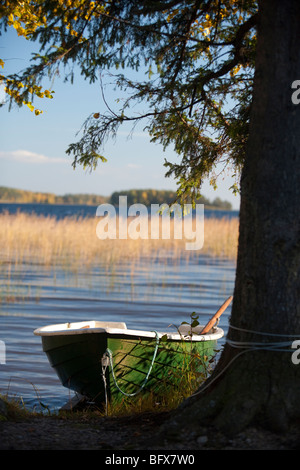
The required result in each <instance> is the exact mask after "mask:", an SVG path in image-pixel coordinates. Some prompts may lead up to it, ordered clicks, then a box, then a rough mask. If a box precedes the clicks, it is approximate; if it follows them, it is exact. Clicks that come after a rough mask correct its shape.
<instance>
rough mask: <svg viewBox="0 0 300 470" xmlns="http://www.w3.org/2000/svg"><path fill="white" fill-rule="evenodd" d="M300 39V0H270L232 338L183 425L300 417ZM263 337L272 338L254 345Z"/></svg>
mask: <svg viewBox="0 0 300 470" xmlns="http://www.w3.org/2000/svg"><path fill="white" fill-rule="evenodd" d="M299 38H300V2H299V0H285V1H284V2H283V1H282V0H262V1H261V2H260V5H259V26H258V45H257V59H256V74H255V86H254V99H253V105H252V114H251V128H250V136H249V141H248V149H247V156H246V162H245V167H244V170H243V174H242V178H241V208H240V235H239V249H238V261H237V271H236V283H235V291H234V300H233V305H232V313H231V318H230V327H229V333H228V336H227V338H228V342H227V343H226V344H225V347H224V350H223V352H222V355H221V358H220V360H219V362H218V365H217V367H216V370H215V372H214V373H213V375H212V377H211V379H210V380H209V381H208V382H207V383H206V384H205V386H204V387H203V390H201V389H200V391H199V392H200V393H198V394H197V395H196V396H195V397H192V398H189V399H188V400H186V401H185V402H184V404H183V405H182V406H181V407H180V408H179V409H178V410H177V411H176V413H175V418H176V422H177V423H180V426H182V425H183V424H184V423H191V422H194V423H195V422H198V423H202V424H207V423H209V424H210V425H214V426H216V427H217V428H219V429H221V430H222V431H224V432H227V433H231V434H234V433H236V432H239V431H241V430H242V429H243V428H245V427H246V426H248V425H250V424H260V425H262V426H264V427H266V428H268V429H270V430H272V431H283V430H285V429H286V428H287V427H288V426H289V425H290V424H291V423H292V422H293V421H294V420H299V423H300V400H299V385H300V364H299V365H296V364H294V363H293V362H292V352H293V349H291V345H290V343H291V342H292V341H293V340H294V339H296V338H297V335H298V339H299V338H300V336H299V335H300V305H299V297H300V296H299V281H300V273H299V266H300V244H299V238H300V237H299V235H300V231H299V202H300V181H299V175H300V104H299V105H295V104H293V102H292V99H291V96H292V93H293V90H292V88H291V86H292V83H293V81H294V80H297V79H298V80H300V49H299ZM241 329H242V330H246V331H241ZM250 332H263V333H267V335H261V334H258V333H250ZM277 335H283V336H277ZM230 341H235V342H239V343H240V342H247V343H249V344H248V347H245V348H242V349H240V348H236V347H233V343H232V342H231V343H230ZM253 342H259V343H265V346H263V349H260V350H253V349H251V348H252V346H253V344H252V343H253ZM274 342H275V343H282V342H287V343H288V344H287V345H286V346H285V347H284V348H283V349H285V351H282V350H280V351H270V350H267V348H268V347H269V346H268V345H269V344H270V343H274ZM235 346H237V345H235ZM239 346H242V345H241V344H239ZM278 346H279V345H278Z"/></svg>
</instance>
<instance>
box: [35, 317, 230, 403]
mask: <svg viewBox="0 0 300 470" xmlns="http://www.w3.org/2000/svg"><path fill="white" fill-rule="evenodd" d="M34 333H35V334H36V335H39V336H41V337H42V346H43V350H44V352H45V353H46V355H47V357H48V360H49V362H50V365H51V366H52V367H53V368H54V369H55V371H56V373H57V375H58V377H59V379H60V381H61V383H62V385H63V386H64V387H67V388H68V389H70V390H73V391H74V392H77V393H78V394H80V395H82V396H84V397H87V398H88V399H89V400H91V401H94V402H96V403H103V402H105V401H106V400H109V401H111V400H112V399H114V400H116V401H118V400H121V399H122V398H123V397H124V396H134V395H136V394H137V393H139V392H140V391H141V390H142V391H143V393H147V392H154V393H157V394H159V393H166V391H167V390H169V389H170V388H174V387H179V386H180V383H181V381H182V378H183V375H184V374H185V373H187V372H188V371H189V370H192V369H193V370H197V371H198V372H199V373H200V372H201V370H203V367H204V366H203V362H204V360H207V359H209V358H211V357H212V356H213V355H214V354H215V348H216V344H217V340H218V339H219V338H221V337H222V336H223V334H224V333H223V330H221V329H220V328H216V329H215V331H214V332H212V333H211V334H208V335H199V334H196V333H195V332H194V331H193V332H192V334H186V332H180V333H174V334H170V333H156V332H149V331H138V330H127V328H126V325H125V324H123V323H114V322H82V323H72V324H64V325H50V326H48V327H43V328H39V329H37V330H35V331H34ZM189 333H191V332H189Z"/></svg>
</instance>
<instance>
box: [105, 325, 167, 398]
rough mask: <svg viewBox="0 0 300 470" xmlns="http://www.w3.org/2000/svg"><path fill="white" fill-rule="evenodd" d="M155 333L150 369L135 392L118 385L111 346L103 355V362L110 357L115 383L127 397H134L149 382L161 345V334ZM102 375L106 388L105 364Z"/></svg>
mask: <svg viewBox="0 0 300 470" xmlns="http://www.w3.org/2000/svg"><path fill="white" fill-rule="evenodd" d="M153 333H155V337H156V344H155V348H154V353H153V357H152V361H151V364H150V367H149V370H148V372H147V374H146V377H145V379H144V381H143V383H142V384H141V386H140V387H139V389H138V390H137V391H136V392H134V393H127V392H125V391H124V390H122V389H121V388H120V386H119V385H118V383H117V379H116V376H115V372H114V364H113V355H112V352H111V350H110V349H109V348H107V349H106V351H105V353H104V355H103V358H102V364H103V363H105V362H106V360H107V359H108V361H109V365H110V368H111V373H112V378H113V381H114V384H115V386H116V388H117V389H118V390H119V392H120V393H122V395H125V396H126V397H134V396H135V395H137V394H138V393H140V392H141V391H142V390H143V388H144V387H145V385H146V384H147V382H148V379H149V376H150V374H151V371H152V368H153V365H154V362H155V359H156V356H157V351H158V346H159V335H158V333H157V331H154V332H153ZM102 376H103V381H104V386H105V389H106V378H105V372H103V365H102Z"/></svg>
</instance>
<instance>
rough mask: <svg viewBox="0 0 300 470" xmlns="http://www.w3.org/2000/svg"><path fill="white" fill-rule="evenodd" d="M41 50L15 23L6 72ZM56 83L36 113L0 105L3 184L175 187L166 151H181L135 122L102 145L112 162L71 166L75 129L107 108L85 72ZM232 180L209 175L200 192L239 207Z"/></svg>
mask: <svg viewBox="0 0 300 470" xmlns="http://www.w3.org/2000/svg"><path fill="white" fill-rule="evenodd" d="M37 49H38V45H37V44H31V43H29V42H28V41H26V40H24V39H23V38H21V37H18V36H17V34H16V33H15V31H14V30H13V29H10V30H9V31H8V32H7V33H6V34H3V35H2V36H0V58H2V59H3V60H4V61H5V67H4V70H3V72H4V74H9V73H12V72H18V71H20V70H22V69H23V68H25V66H26V65H27V64H28V60H29V59H30V56H31V52H32V51H34V50H35V51H37ZM45 85H47V86H48V84H46V83H45ZM51 89H53V90H54V91H55V94H54V99H53V100H49V99H42V100H39V99H36V100H35V102H34V104H35V106H36V107H38V108H40V109H42V110H43V114H41V115H39V116H35V114H34V113H32V112H31V111H30V110H29V109H28V108H27V107H23V108H13V109H12V110H11V111H10V112H9V111H8V107H7V106H4V107H2V108H0V118H1V127H0V129H1V130H0V186H9V187H12V188H20V189H26V190H30V191H40V192H52V193H55V194H59V195H63V194H66V193H93V194H101V195H105V196H108V195H110V194H111V193H112V192H113V191H118V190H126V189H132V188H136V189H137V188H153V189H173V190H175V189H176V182H175V181H174V180H172V179H170V178H165V176H164V175H165V171H166V169H165V167H164V166H163V163H164V159H165V158H167V159H168V160H170V161H176V160H178V159H179V158H180V157H179V156H177V155H176V154H175V152H174V151H173V150H172V148H171V147H170V148H169V149H167V151H165V152H164V150H163V148H162V146H161V145H158V144H153V143H150V138H149V136H148V134H147V133H146V132H144V131H143V126H142V125H140V127H136V128H135V131H134V133H133V135H132V136H131V137H129V133H130V131H131V128H130V127H127V128H126V127H124V128H121V129H120V131H119V133H118V137H117V140H116V141H109V142H107V144H106V146H105V151H104V152H102V153H103V154H104V155H105V156H106V157H107V158H108V162H107V163H104V164H103V163H101V162H100V163H99V165H98V167H97V169H96V170H95V171H93V172H90V171H86V170H83V169H82V168H81V167H77V169H76V170H73V168H72V165H71V163H72V157H70V156H68V155H66V153H65V151H66V149H67V148H68V145H69V144H70V143H72V142H75V141H76V140H77V137H76V133H77V132H78V131H79V130H80V128H81V126H82V124H83V122H84V120H85V119H86V118H87V117H88V116H89V115H90V113H92V112H100V113H104V112H105V111H106V107H105V104H104V102H103V100H102V96H101V92H100V86H99V83H96V84H93V85H90V84H89V83H88V82H86V81H84V80H83V79H82V77H81V76H77V77H75V81H74V84H73V85H71V84H70V83H63V80H62V79H59V78H58V79H56V80H55V82H54V84H53V86H52V88H51ZM1 96H2V95H1ZM117 98H118V96H117V95H116V92H115V91H113V90H112V89H110V90H108V92H107V95H106V99H107V101H108V103H109V104H110V105H111V106H113V105H114V102H115V100H116V99H117ZM222 178H223V177H222ZM233 183H234V180H233V178H232V176H231V174H228V175H226V176H225V177H224V178H223V179H219V182H218V189H217V190H214V189H213V188H212V187H211V186H210V185H209V182H205V183H204V186H203V188H202V194H203V195H204V196H206V197H208V198H209V199H211V200H213V199H214V198H215V197H220V198H221V199H224V200H227V201H230V202H231V203H232V206H233V208H234V209H238V208H239V203H240V199H239V197H238V196H234V195H233V194H232V192H231V191H230V190H229V187H230V186H231V185H232V184H233Z"/></svg>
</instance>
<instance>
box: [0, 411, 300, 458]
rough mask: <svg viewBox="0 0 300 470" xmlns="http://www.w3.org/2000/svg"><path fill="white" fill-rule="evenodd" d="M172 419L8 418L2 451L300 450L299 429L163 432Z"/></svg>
mask: <svg viewBox="0 0 300 470" xmlns="http://www.w3.org/2000/svg"><path fill="white" fill-rule="evenodd" d="M169 417H170V415H169V413H143V414H139V415H133V416H128V417H120V418H114V417H105V416H104V417H103V416H102V417H99V416H95V415H94V416H93V415H86V414H83V413H74V414H72V416H70V415H64V416H55V417H54V416H40V415H37V416H31V415H29V416H25V417H18V418H16V417H14V418H11V417H8V418H7V417H6V418H5V419H3V420H2V421H0V450H103V451H107V452H109V451H112V450H114V451H121V450H122V451H132V450H161V451H163V450H168V451H169V450H173V451H180V450H183V451H191V452H192V451H197V450H203V451H204V450H300V429H299V427H295V428H294V429H291V430H290V431H289V432H287V433H285V434H284V435H283V434H280V435H279V434H273V433H271V432H269V431H266V430H263V429H260V428H254V427H251V428H248V429H246V430H245V431H243V432H241V433H240V434H238V435H236V436H234V437H229V436H225V435H223V434H221V433H219V432H216V431H215V430H213V429H210V428H207V427H201V426H199V427H197V428H193V429H192V428H190V427H187V428H186V429H183V430H181V431H180V432H178V431H176V432H174V430H173V429H171V428H170V429H168V430H167V432H166V431H164V433H161V427H162V425H164V424H166V423H168V422H169ZM164 429H165V426H164Z"/></svg>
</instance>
